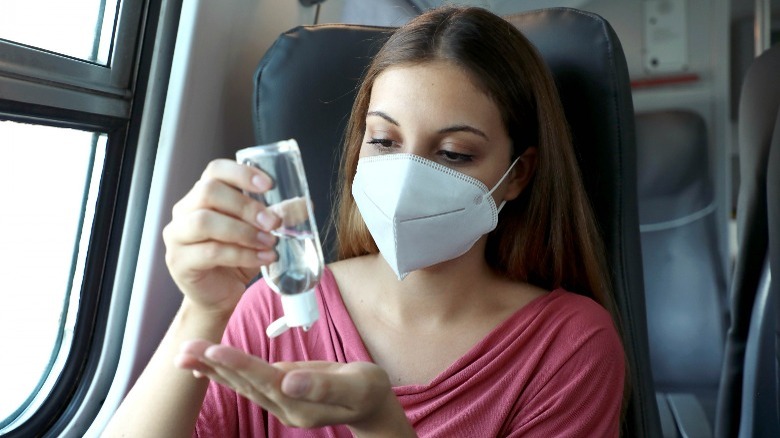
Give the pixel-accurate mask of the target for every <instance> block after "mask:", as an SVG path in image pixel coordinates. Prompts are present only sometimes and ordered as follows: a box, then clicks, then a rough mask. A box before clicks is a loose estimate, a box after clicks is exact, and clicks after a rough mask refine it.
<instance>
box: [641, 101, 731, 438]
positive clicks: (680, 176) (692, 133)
mask: <svg viewBox="0 0 780 438" xmlns="http://www.w3.org/2000/svg"><path fill="white" fill-rule="evenodd" d="M636 132H637V155H638V169H637V172H638V191H639V224H640V225H639V227H640V228H639V229H640V232H641V238H642V259H643V264H644V273H645V301H646V305H647V328H648V337H649V341H650V361H651V365H652V369H653V377H654V379H655V390H656V393H657V398H658V404H659V413H660V414H661V420H662V423H661V424H662V426H664V427H663V428H664V436H667V437H674V436H679V435H683V436H685V435H688V436H702V437H704V436H712V430H713V426H714V417H715V405H716V401H717V393H718V385H719V382H720V374H721V366H722V360H723V345H724V342H725V335H726V318H725V317H726V309H725V307H726V305H725V304H726V289H727V283H726V278H727V273H726V266H725V259H724V256H723V255H722V254H721V247H722V245H721V243H722V239H723V236H721V233H720V232H719V230H718V226H717V224H718V221H717V216H716V211H717V208H716V203H715V190H714V181H713V179H712V177H711V171H710V166H709V165H708V163H709V162H710V153H709V149H710V146H709V144H708V139H707V128H706V125H705V122H704V119H703V118H702V117H701V115H699V114H698V113H695V112H693V111H689V110H663V111H653V112H645V113H638V114H637V115H636ZM664 419H667V421H664Z"/></svg>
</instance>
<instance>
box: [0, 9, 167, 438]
mask: <svg viewBox="0 0 780 438" xmlns="http://www.w3.org/2000/svg"><path fill="white" fill-rule="evenodd" d="M163 3H166V0H120V1H119V3H118V8H117V9H118V11H119V13H118V16H117V18H116V23H115V35H114V40H113V41H112V46H113V50H112V53H111V54H110V57H109V62H108V65H107V66H103V65H98V64H94V63H90V62H86V61H82V60H78V59H76V58H71V57H68V56H64V55H59V54H56V53H52V52H47V51H45V50H40V49H36V48H31V47H27V46H24V45H21V44H15V43H11V42H8V41H4V40H2V41H0V120H9V121H15V122H22V123H33V124H38V125H46V126H53V127H61V128H74V129H80V130H86V131H93V132H96V133H105V134H107V137H108V138H107V141H106V155H105V163H104V166H103V170H102V175H101V178H100V182H99V188H98V197H97V200H96V205H95V216H94V220H93V223H92V231H91V234H90V240H89V246H88V249H87V255H86V262H85V266H84V272H83V282H82V285H81V290H80V291H79V292H78V293H80V304H79V310H78V315H77V318H76V322H75V327H74V330H73V342H72V343H71V345H70V347H69V351H68V352H67V361H66V364H65V366H64V367H63V369H62V371H61V373H60V375H59V377H58V378H57V380H56V383H55V384H54V386H53V387H52V388H51V391H50V392H49V393H48V394H47V396H46V398H45V399H44V400H43V401H42V402H41V403H40V404H39V405H38V407H37V408H36V410H35V413H34V414H33V415H32V416H30V417H29V418H27V419H25V420H23V421H20V422H19V424H14V423H13V422H12V423H11V424H12V425H13V428H11V429H8V430H5V431H4V436H8V437H15V436H40V435H43V434H54V435H56V434H58V433H60V432H61V431H63V430H65V429H66V428H68V427H69V422H70V421H71V420H72V419H73V418H74V417H75V416H76V415H77V414H78V411H79V409H80V408H81V407H82V404H83V403H84V402H85V399H86V397H87V396H88V392H89V391H90V390H91V386H92V383H93V379H94V378H95V376H96V373H97V372H98V365H99V362H100V359H101V354H102V353H103V348H104V340H105V337H106V332H107V330H108V327H107V324H108V319H109V310H110V306H111V302H112V291H113V289H114V286H115V285H114V280H115V276H116V272H117V263H118V259H119V247H120V243H121V240H122V232H123V228H124V225H125V223H124V222H125V216H126V213H127V207H128V198H129V194H130V188H131V182H132V177H133V167H134V162H135V158H136V154H137V152H138V147H139V146H138V142H139V131H140V126H141V118H142V117H141V116H142V114H143V108H144V100H145V99H144V98H145V97H146V96H145V93H146V90H147V86H148V82H149V72H150V70H151V68H152V67H151V64H152V57H153V54H154V53H153V52H154V46H155V37H156V31H157V25H158V23H157V20H158V19H159V17H160V10H161V5H162V4H163ZM155 143H156V142H155ZM143 147H145V148H148V147H156V144H155V145H154V146H151V145H144V146H143ZM75 274H76V275H78V274H79V273H75ZM32 287H36V286H35V285H34V284H33V285H32ZM42 377H43V378H45V377H46V376H42ZM106 391H107V389H106ZM104 395H105V394H104Z"/></svg>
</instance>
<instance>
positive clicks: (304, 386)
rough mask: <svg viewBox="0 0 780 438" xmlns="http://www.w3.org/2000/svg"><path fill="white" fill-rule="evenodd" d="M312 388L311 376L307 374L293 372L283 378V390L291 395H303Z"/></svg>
mask: <svg viewBox="0 0 780 438" xmlns="http://www.w3.org/2000/svg"><path fill="white" fill-rule="evenodd" d="M309 388H311V377H310V376H308V375H306V374H301V373H293V374H288V375H287V376H285V378H284V380H282V392H283V393H284V394H285V395H287V396H289V397H296V398H297V397H303V396H304V395H306V394H307V393H308V392H309Z"/></svg>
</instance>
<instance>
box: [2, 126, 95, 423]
mask: <svg viewBox="0 0 780 438" xmlns="http://www.w3.org/2000/svg"><path fill="white" fill-rule="evenodd" d="M0 137H3V138H4V139H5V141H4V142H3V143H2V145H0V157H2V159H1V160H0V199H3V201H4V204H5V205H6V206H7V207H8V208H6V211H5V213H4V214H2V215H0V254H2V255H3V260H6V261H11V263H8V262H6V263H2V264H0V278H2V279H3V284H4V286H3V287H4V289H5V292H4V294H3V295H4V296H3V306H2V307H0V333H7V334H13V336H7V337H6V339H5V340H4V342H3V348H4V349H5V350H6V351H13V352H14V357H15V360H13V361H7V362H6V364H5V365H4V370H5V372H4V373H2V375H0V387H2V388H3V397H2V398H0V424H5V423H10V422H12V421H14V420H15V419H16V418H18V417H20V416H22V414H23V413H25V412H29V410H28V408H29V407H30V405H31V404H32V403H33V401H34V400H36V399H37V400H40V399H41V397H40V395H42V396H44V397H45V395H46V392H47V390H50V388H51V385H50V383H51V381H52V379H54V378H56V377H57V376H59V373H60V371H61V369H62V366H63V365H64V363H63V359H64V357H65V356H66V354H63V353H67V352H68V351H69V350H70V346H71V343H72V341H73V329H74V327H75V316H76V315H77V313H78V305H79V299H78V298H79V291H80V290H81V286H82V281H83V276H82V275H81V273H83V272H84V264H85V259H86V253H87V249H88V248H89V240H90V235H91V230H92V224H93V219H94V216H95V206H96V203H95V201H96V199H97V187H98V186H99V182H100V176H101V174H102V168H103V162H104V159H105V152H106V150H105V147H106V138H107V137H106V135H105V134H97V133H92V132H88V131H80V130H74V129H64V128H55V127H47V126H40V125H29V124H22V123H17V122H10V121H6V122H0ZM27 145H33V147H30V148H28V147H25V146H27ZM20 188H23V189H22V190H20ZM43 278H45V279H46V280H45V282H44V281H36V279H43ZM47 383H48V385H47Z"/></svg>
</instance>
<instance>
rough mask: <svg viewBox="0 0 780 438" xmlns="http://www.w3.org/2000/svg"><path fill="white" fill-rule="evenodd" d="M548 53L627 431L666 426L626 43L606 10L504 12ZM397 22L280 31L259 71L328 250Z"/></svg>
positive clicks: (264, 106)
mask: <svg viewBox="0 0 780 438" xmlns="http://www.w3.org/2000/svg"><path fill="white" fill-rule="evenodd" d="M507 19H508V20H509V21H511V22H512V23H513V24H514V25H516V26H518V27H519V28H520V29H521V30H522V31H523V32H524V33H525V35H526V36H527V37H528V38H529V39H530V40H531V41H532V42H533V43H534V44H535V45H536V46H537V48H538V49H539V51H540V52H541V54H542V56H543V57H544V59H545V60H546V61H547V62H548V64H549V66H550V68H551V70H552V72H553V75H554V76H555V80H556V83H557V85H558V87H559V92H560V95H561V98H562V101H563V105H564V108H565V111H566V116H567V118H568V121H569V123H570V125H571V129H572V134H573V138H574V144H575V149H576V154H577V157H578V159H579V163H580V166H581V169H582V173H583V179H584V183H585V187H586V190H587V192H588V194H589V196H590V197H591V202H592V204H593V207H594V211H595V213H596V219H597V221H598V224H599V226H600V228H601V230H602V233H603V236H604V239H605V244H606V248H607V253H608V254H607V259H608V263H609V264H610V271H611V274H612V277H611V280H612V286H613V290H614V293H615V296H616V301H617V305H618V309H619V312H620V318H621V320H622V321H621V322H622V331H623V339H624V345H625V348H626V357H627V361H628V363H627V365H628V367H629V369H630V372H631V373H630V385H631V388H632V390H631V393H630V399H629V403H628V408H627V412H626V418H625V421H624V424H623V434H624V435H625V436H631V437H645V436H649V437H656V436H660V420H659V418H658V412H657V407H656V403H655V398H654V394H653V389H652V376H651V371H650V365H649V355H648V345H647V329H646V321H645V307H644V293H643V291H644V289H643V278H642V262H641V249H640V243H639V224H638V212H637V199H636V155H635V154H636V151H635V138H634V117H633V114H634V113H633V102H632V96H631V89H630V83H629V77H628V69H627V66H626V61H625V56H624V54H623V50H622V47H621V45H620V42H619V40H618V38H617V36H616V34H615V32H614V31H613V29H612V27H611V26H610V25H609V23H608V22H607V21H606V20H604V19H603V18H601V17H599V16H597V15H595V14H591V13H586V12H582V11H578V10H575V9H568V8H550V9H544V10H539V11H532V12H528V13H522V14H517V15H513V16H511V17H507ZM390 31H392V29H390V28H380V27H371V26H359V25H342V24H328V25H317V26H303V27H297V28H294V29H292V30H290V31H289V32H286V33H284V34H282V35H281V36H280V37H279V38H278V40H277V41H276V42H275V43H274V45H273V46H272V47H271V49H269V51H268V52H267V53H266V55H265V56H264V57H263V59H262V60H261V61H260V63H259V65H258V68H257V71H256V76H255V87H256V88H255V96H254V108H253V111H254V114H253V116H254V123H255V136H256V141H257V142H258V143H268V142H273V141H277V140H280V139H286V138H296V139H297V140H298V143H299V145H300V147H301V150H302V154H303V161H304V167H305V168H306V172H307V175H308V178H309V186H310V189H311V194H312V198H313V202H314V206H315V207H314V208H315V215H316V216H317V219H318V223H319V224H320V225H319V226H320V228H321V235H324V236H326V237H325V239H324V241H323V245H324V246H325V253H326V254H328V256H327V257H328V258H329V260H332V259H333V256H334V254H335V253H334V250H333V239H332V237H333V236H332V234H328V233H327V232H325V229H326V228H327V225H326V224H327V223H329V222H330V220H331V217H330V214H331V213H330V212H331V210H330V207H331V202H332V198H331V197H330V194H331V193H333V192H334V191H335V188H334V187H335V173H336V170H337V168H338V160H339V156H340V147H341V143H342V140H343V136H344V134H343V132H344V128H345V126H346V122H347V117H348V115H349V112H350V110H351V106H352V102H353V99H354V97H355V92H356V88H357V85H358V81H359V80H360V77H361V74H362V73H363V71H364V69H365V68H366V66H367V64H368V63H369V61H370V58H371V56H372V54H374V53H376V51H377V50H378V49H379V48H380V46H381V44H382V42H383V41H385V39H386V38H387V36H388V34H389V32H390Z"/></svg>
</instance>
